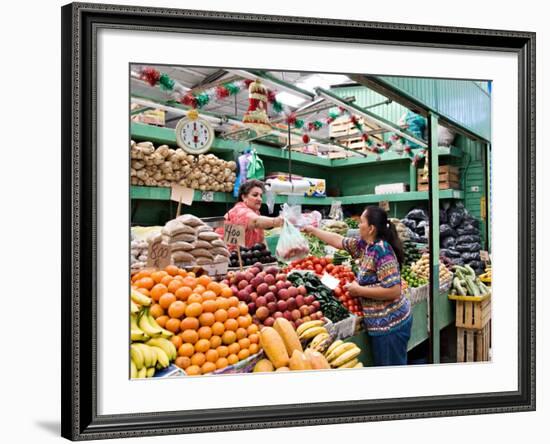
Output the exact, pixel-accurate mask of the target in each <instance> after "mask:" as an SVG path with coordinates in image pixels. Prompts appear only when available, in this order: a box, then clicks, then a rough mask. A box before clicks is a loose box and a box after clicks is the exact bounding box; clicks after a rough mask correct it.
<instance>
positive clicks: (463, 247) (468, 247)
mask: <svg viewBox="0 0 550 444" xmlns="http://www.w3.org/2000/svg"><path fill="white" fill-rule="evenodd" d="M450 239H452V238H450ZM455 250H456V251H460V252H461V253H474V252H476V251H477V252H479V250H481V244H480V243H479V242H473V243H471V244H456V245H455Z"/></svg>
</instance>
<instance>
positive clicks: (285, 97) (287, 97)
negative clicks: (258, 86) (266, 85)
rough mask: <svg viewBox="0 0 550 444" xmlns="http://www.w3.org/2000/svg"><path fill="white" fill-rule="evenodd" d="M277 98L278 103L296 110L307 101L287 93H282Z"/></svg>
mask: <svg viewBox="0 0 550 444" xmlns="http://www.w3.org/2000/svg"><path fill="white" fill-rule="evenodd" d="M275 98H276V99H277V101H278V102H281V103H284V104H285V105H288V106H292V107H294V108H297V107H298V106H300V105H301V104H302V103H304V102H305V101H306V100H305V99H303V98H302V97H298V96H296V95H294V94H291V93H289V92H286V91H281V92H280V93H278V94H277V95H276V96H275Z"/></svg>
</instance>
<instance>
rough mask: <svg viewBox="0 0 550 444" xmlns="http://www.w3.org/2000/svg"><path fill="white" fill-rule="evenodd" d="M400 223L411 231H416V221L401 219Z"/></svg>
mask: <svg viewBox="0 0 550 444" xmlns="http://www.w3.org/2000/svg"><path fill="white" fill-rule="evenodd" d="M401 222H403V225H405V226H406V227H407V228H409V229H411V230H413V231H414V230H416V221H415V220H413V219H407V218H405V219H401Z"/></svg>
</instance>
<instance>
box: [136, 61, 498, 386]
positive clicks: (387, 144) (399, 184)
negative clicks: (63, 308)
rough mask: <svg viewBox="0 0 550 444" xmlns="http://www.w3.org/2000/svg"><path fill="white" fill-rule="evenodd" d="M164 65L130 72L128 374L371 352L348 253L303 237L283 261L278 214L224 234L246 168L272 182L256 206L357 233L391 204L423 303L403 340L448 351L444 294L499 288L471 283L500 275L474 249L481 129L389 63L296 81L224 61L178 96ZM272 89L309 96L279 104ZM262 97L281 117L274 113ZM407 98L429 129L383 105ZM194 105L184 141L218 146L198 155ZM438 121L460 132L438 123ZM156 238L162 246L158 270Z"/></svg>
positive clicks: (481, 196) (347, 360)
mask: <svg viewBox="0 0 550 444" xmlns="http://www.w3.org/2000/svg"><path fill="white" fill-rule="evenodd" d="M155 69H156V68H155V67H143V66H141V67H137V68H136V69H135V71H133V74H132V75H133V81H134V82H135V84H136V85H139V88H137V87H136V88H135V89H136V91H133V92H132V103H133V104H134V105H135V106H134V108H133V111H132V122H131V127H130V129H131V138H132V142H131V146H130V157H131V168H132V169H131V184H132V185H131V188H130V197H131V211H132V213H131V218H132V231H133V244H132V272H133V275H132V286H133V287H135V288H134V290H133V293H132V296H133V297H132V299H133V302H134V303H135V304H136V306H135V307H134V306H133V307H132V310H133V314H132V319H133V321H132V328H133V336H132V339H134V338H135V339H136V340H135V344H133V345H132V354H133V356H134V357H135V361H134V365H135V367H136V368H135V371H134V369H132V371H133V375H134V376H136V377H141V376H143V375H144V374H145V375H146V376H149V375H151V376H152V375H153V373H154V371H152V370H151V368H154V367H155V366H156V367H157V370H156V372H157V376H158V375H162V376H167V375H168V376H170V375H175V374H178V373H181V372H185V373H186V374H206V373H220V372H243V371H268V370H270V369H271V370H275V369H278V370H280V369H282V370H285V369H289V370H303V369H317V368H318V369H323V368H340V367H342V368H351V367H355V366H368V365H371V364H372V358H371V356H370V350H369V341H368V335H367V334H366V333H365V331H364V330H363V329H362V324H361V307H360V304H358V303H357V301H354V300H352V299H351V298H349V297H347V295H346V290H345V288H346V284H348V283H350V282H352V281H353V280H354V273H353V268H354V267H355V266H356V264H355V263H354V260H352V259H351V258H350V257H349V255H346V254H345V252H342V251H334V249H332V250H331V249H330V248H327V247H326V246H325V245H322V244H320V243H319V242H316V241H315V240H314V239H312V238H308V237H307V236H306V240H307V241H308V242H307V251H306V252H305V254H302V255H301V257H300V258H299V259H297V260H289V258H288V257H285V256H284V255H281V254H280V252H278V251H277V246H278V244H279V240H280V237H279V235H280V229H274V230H269V231H268V232H267V233H266V237H265V243H264V244H263V245H262V246H258V248H257V249H254V248H251V249H245V248H244V247H243V246H242V245H241V246H239V245H238V244H237V245H236V248H237V250H235V249H233V253H231V252H230V250H231V249H232V247H231V246H229V245H227V242H226V241H227V239H224V238H223V237H221V236H220V235H219V234H217V233H216V228H219V227H220V226H221V225H223V215H224V214H225V213H226V212H227V211H228V210H229V209H230V208H231V207H233V205H234V204H235V202H237V198H236V197H235V196H236V194H235V190H236V189H237V188H238V184H239V183H240V182H241V181H243V180H246V179H247V178H250V177H261V178H262V179H263V180H265V181H266V183H268V190H270V192H268V193H267V194H266V195H265V196H264V203H266V204H267V205H264V206H262V209H261V212H262V214H265V215H277V214H278V212H279V211H280V206H281V205H283V204H287V205H289V206H290V207H292V208H293V209H295V210H294V211H297V214H298V215H299V216H304V217H309V219H308V221H310V222H311V221H312V220H315V222H316V223H318V224H319V225H320V226H322V227H324V228H325V229H328V230H333V231H334V232H337V233H340V234H342V235H344V236H357V235H358V232H357V216H358V215H359V214H361V212H362V209H363V208H364V207H365V206H366V205H369V204H370V205H373V204H374V205H379V206H382V207H383V208H384V209H386V211H387V213H388V215H389V216H391V217H392V221H393V223H394V224H395V225H396V226H397V227H398V231H399V235H400V238H401V240H402V242H403V243H404V245H405V253H406V261H405V263H404V264H403V268H402V280H403V287H404V288H406V290H405V291H406V292H407V297H409V298H410V300H411V303H412V312H413V326H412V335H411V338H410V340H409V345H408V348H409V350H412V349H414V348H415V347H417V346H419V345H420V344H422V343H425V342H426V341H429V350H430V356H429V361H430V362H434V363H436V362H440V360H441V356H440V350H441V344H440V332H441V331H442V330H443V329H444V328H446V327H448V326H450V325H453V324H454V323H455V313H456V311H455V310H456V309H457V308H456V303H455V302H454V300H453V299H450V298H449V297H448V296H449V294H451V296H454V295H455V293H457V294H458V295H459V296H484V295H485V292H487V293H488V292H489V291H488V290H487V288H486V287H483V286H482V285H483V283H482V284H481V285H479V279H480V278H479V276H480V275H481V279H485V280H487V279H490V275H488V274H487V273H488V272H489V271H488V270H490V269H488V268H487V264H488V262H489V261H488V260H487V257H484V258H482V257H481V256H482V253H484V252H487V254H489V253H490V230H489V227H490V223H489V222H490V219H489V217H490V215H489V211H488V208H489V202H488V198H487V197H488V191H487V190H488V189H489V177H488V175H487V171H488V168H489V167H488V165H487V159H488V158H489V149H490V144H489V143H488V141H487V140H486V139H485V138H484V137H482V136H480V135H479V134H477V133H476V132H474V131H472V130H470V129H468V127H467V126H465V125H464V123H461V122H458V121H456V120H452V119H449V118H448V117H442V116H441V115H439V113H438V110H436V109H434V108H433V107H432V106H429V105H427V104H426V103H425V102H422V101H421V100H418V99H417V98H414V97H412V96H410V95H408V94H407V93H405V92H404V91H403V90H399V89H397V88H395V86H394V85H392V83H391V82H390V81H384V80H383V79H381V78H370V77H368V78H367V80H368V81H365V78H363V77H356V78H353V79H351V80H350V79H349V78H348V82H347V83H344V84H343V85H337V86H334V87H333V88H325V87H314V88H312V89H310V90H303V89H301V88H300V87H298V86H296V83H299V82H297V81H295V82H287V81H284V80H282V79H281V78H278V77H276V76H274V75H273V74H269V73H263V72H253V71H246V72H241V71H239V72H235V71H231V70H227V72H226V75H227V76H228V77H224V76H221V77H220V78H219V79H218V80H214V81H212V82H210V83H208V82H207V83H205V85H206V86H200V87H199V88H196V90H193V89H192V90H190V91H189V90H186V89H183V88H182V89H180V97H179V99H178V100H177V101H175V100H173V97H172V98H168V97H164V96H163V95H162V94H161V93H159V92H158V90H159V79H160V78H161V77H162V75H165V76H166V77H168V75H167V74H165V73H161V72H160V71H156V72H158V73H159V75H155V76H152V74H151V73H154V70H155ZM159 69H164V68H159ZM174 72H175V71H171V73H172V74H173V73H174ZM208 74H209V73H208V72H205V73H204V75H205V77H208ZM210 74H212V73H210ZM155 79H156V83H155ZM299 79H300V77H299V76H298V77H297V79H296V80H299ZM164 81H165V82H167V80H166V78H164ZM251 82H254V84H253V85H252V86H251ZM147 84H148V86H147ZM177 84H178V83H177V81H174V84H173V85H172V89H173V90H176V89H177V88H176V87H177ZM167 85H168V86H165V88H168V87H169V86H170V83H167ZM174 85H175V86H174ZM246 85H248V86H246ZM262 85H267V86H268V87H269V88H270V89H269V90H267V89H266V88H264V87H263V86H262ZM367 86H368V87H369V88H367ZM253 88H257V89H255V90H254V89H253ZM273 89H279V90H285V91H287V90H288V91H290V92H292V93H294V94H296V95H302V96H304V100H305V101H306V102H305V104H303V105H302V106H301V107H297V106H295V107H289V106H287V105H282V104H281V103H279V102H278V101H277V98H276V97H278V96H274V94H273V93H272V90H273ZM138 90H139V91H138ZM375 90H376V91H377V92H376V93H373V91H375ZM152 91H153V92H154V93H153V92H152ZM146 93H148V94H149V96H147V95H146ZM380 93H385V94H386V96H381V95H380ZM173 95H174V92H173V91H172V96H173ZM163 97H164V99H163ZM251 97H256V99H254V100H256V101H254V100H252V99H251ZM258 97H260V99H257V98H258ZM388 97H389V99H388ZM224 101H225V102H224ZM227 101H229V102H231V103H229V104H227V103H226V102H227ZM258 101H259V102H262V101H265V104H266V105H267V103H268V102H269V105H270V106H271V109H273V110H276V111H277V112H276V114H277V116H273V115H270V116H269V119H271V120H270V121H269V120H266V119H265V117H266V115H264V114H262V113H261V111H262V106H258V103H259V102H258ZM215 102H218V104H217V106H216V107H215V106H213V104H214V103H215ZM209 106H210V108H211V109H210V108H209ZM399 107H401V108H399ZM403 107H407V108H403ZM150 109H156V110H160V111H163V120H162V121H156V122H153V124H152V121H151V120H147V119H143V118H139V117H140V116H141V115H142V114H143V113H145V111H146V110H150ZM403 109H408V110H409V111H410V110H411V109H413V110H414V112H415V114H416V115H418V116H420V117H421V118H423V119H424V120H425V124H426V130H425V132H424V133H423V134H420V133H415V132H414V131H413V130H412V129H411V128H413V126H412V125H411V124H410V122H409V125H404V124H403V122H398V119H397V118H396V115H394V116H393V117H392V116H391V112H394V113H396V112H399V113H400V114H401V115H402V111H403ZM190 110H191V111H193V113H190ZM230 110H231V112H229V111H230ZM381 110H383V111H381ZM392 110H393V111H392ZM396 110H397V111H396ZM140 111H141V112H140ZM189 116H190V117H189ZM149 118H151V116H149ZM186 119H191V120H190V121H187V120H186ZM199 119H202V120H200V122H202V124H203V125H204V126H205V128H206V129H205V130H204V138H205V140H204V141H200V140H199V139H197V138H196V139H195V140H194V141H193V140H191V141H189V142H188V143H190V144H191V145H193V144H195V146H196V147H199V145H201V144H202V143H203V142H204V144H205V145H204V146H206V145H208V148H207V150H205V151H204V152H200V153H198V152H197V153H196V154H192V149H187V150H186V148H185V147H186V145H185V143H184V142H183V141H182V140H181V138H182V137H185V134H186V133H185V129H184V126H185V125H187V124H193V122H195V123H194V124H195V125H196V122H199ZM170 122H173V124H170ZM176 122H177V125H178V126H179V125H183V126H179V127H174V124H175V123H176ZM189 122H191V123H189ZM204 122H206V123H204ZM440 122H441V123H443V124H444V127H445V128H451V129H452V131H450V132H447V133H445V132H444V133H443V135H447V136H449V134H452V138H449V139H448V140H446V139H444V138H443V137H442V133H441V132H438V125H439V123H440ZM210 126H211V127H212V128H211V129H210V130H208V128H210ZM182 128H183V129H182ZM209 131H211V133H210V132H209ZM201 137H202V136H201ZM251 156H252V159H253V161H251V160H250V159H251ZM258 159H260V162H258ZM252 167H253V168H252ZM260 167H261V168H260ZM251 169H252V170H253V171H252V172H251ZM313 213H316V214H318V217H317V216H316V215H315V216H312V214H313ZM297 225H300V224H297ZM430 226H431V227H439V229H433V230H431V229H430ZM143 227H147V229H144V228H143ZM155 243H156V244H157V246H158V245H161V244H162V245H165V246H166V248H167V251H169V254H168V255H167V257H166V262H162V263H159V262H157V263H155V264H154V265H157V267H156V268H155V267H153V268H151V266H152V265H153V264H152V261H151V258H150V255H151V249H150V246H151V245H153V244H155ZM236 252H239V255H237V254H236ZM241 253H242V255H244V256H245V257H244V259H245V260H244V261H243V258H242V257H241ZM464 266H466V267H468V268H467V269H464V268H461V267H464ZM166 267H168V268H166ZM170 267H171V268H170ZM456 267H458V271H459V273H458V275H457V268H456ZM464 270H466V272H465V271H464ZM470 270H471V271H470ZM464 273H468V274H467V275H464ZM470 273H473V276H472V275H470ZM327 276H329V278H327ZM169 277H170V279H169ZM180 278H181V279H180ZM168 281H170V282H168ZM180 281H182V282H183V281H185V282H186V283H187V284H188V285H179V283H180ZM207 281H208V282H207ZM462 283H464V284H465V285H466V289H464V288H463V287H462ZM470 284H472V286H470ZM476 284H477V285H476ZM170 286H171V287H170ZM164 287H166V288H164ZM176 287H177V288H176ZM180 288H189V289H191V293H189V294H185V295H184V294H183V293H184V292H183V290H181V291H180ZM155 289H156V291H155ZM197 289H198V290H197ZM164 290H166V291H164ZM178 291H180V294H178ZM185 292H188V290H185ZM462 292H465V293H468V294H466V295H462ZM475 292H477V293H482V292H483V294H481V295H474V293H475ZM137 293H140V294H139V295H138V294H137ZM161 293H162V294H161ZM166 295H170V297H168V296H166ZM191 295H193V296H196V297H195V298H192V299H193V301H192V302H191V303H190V302H189V298H190V297H191ZM205 295H206V296H207V297H206V298H205ZM134 297H135V299H134ZM143 297H146V298H149V300H146V299H144V298H143ZM140 301H141V302H140ZM226 305H227V307H226ZM199 311H200V313H199ZM486 311H487V310H486ZM201 316H202V319H201ZM222 318H223V320H222ZM191 319H197V320H198V323H197V322H195V321H192V320H191ZM231 320H234V321H235V322H232V321H231ZM228 321H229V322H228ZM184 324H185V325H184ZM191 324H192V325H191ZM226 324H229V325H226ZM485 325H486V324H483V327H485ZM233 327H234V328H233ZM267 327H268V328H269V330H266V333H265V334H262V331H263V330H262V328H267ZM147 329H149V331H147ZM134 330H135V331H134ZM139 331H141V332H142V333H140V332H139ZM134 333H135V334H134ZM224 335H225V336H224ZM264 336H265V337H264ZM213 338H214V339H213ZM218 339H219V340H218ZM151 341H153V342H151ZM218 342H219V343H218ZM169 343H170V344H172V345H168V344H169ZM207 343H208V344H207ZM186 344H187V345H186ZM197 344H198V347H197ZM237 345H238V347H239V349H238V350H237ZM146 346H150V347H157V348H159V347H160V348H161V349H163V350H164V352H165V354H166V355H167V357H168V361H167V360H166V359H165V358H164V356H163V355H162V354H160V355H161V361H162V362H161V364H159V365H157V362H158V359H157V361H155V364H152V362H153V359H152V358H151V357H150V356H149V359H146V355H147V354H148V353H147V352H149V350H145V347H146ZM220 347H221V348H220ZM226 349H227V350H226ZM180 350H181V351H180ZM295 351H298V352H299V353H297V354H296V355H295V354H294V352H295ZM157 352H158V350H157ZM149 354H150V353H149ZM203 358H204V359H203ZM166 363H168V365H164V364H166ZM167 368H169V369H170V370H166V369H167ZM144 369H145V370H144ZM163 369H164V370H163ZM159 372H160V373H159Z"/></svg>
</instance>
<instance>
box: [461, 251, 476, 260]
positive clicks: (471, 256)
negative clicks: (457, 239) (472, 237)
mask: <svg viewBox="0 0 550 444" xmlns="http://www.w3.org/2000/svg"><path fill="white" fill-rule="evenodd" d="M460 257H461V258H462V260H463V261H464V262H471V261H479V260H481V257H480V256H479V251H477V252H475V253H470V252H466V253H462V254H461V255H460Z"/></svg>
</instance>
